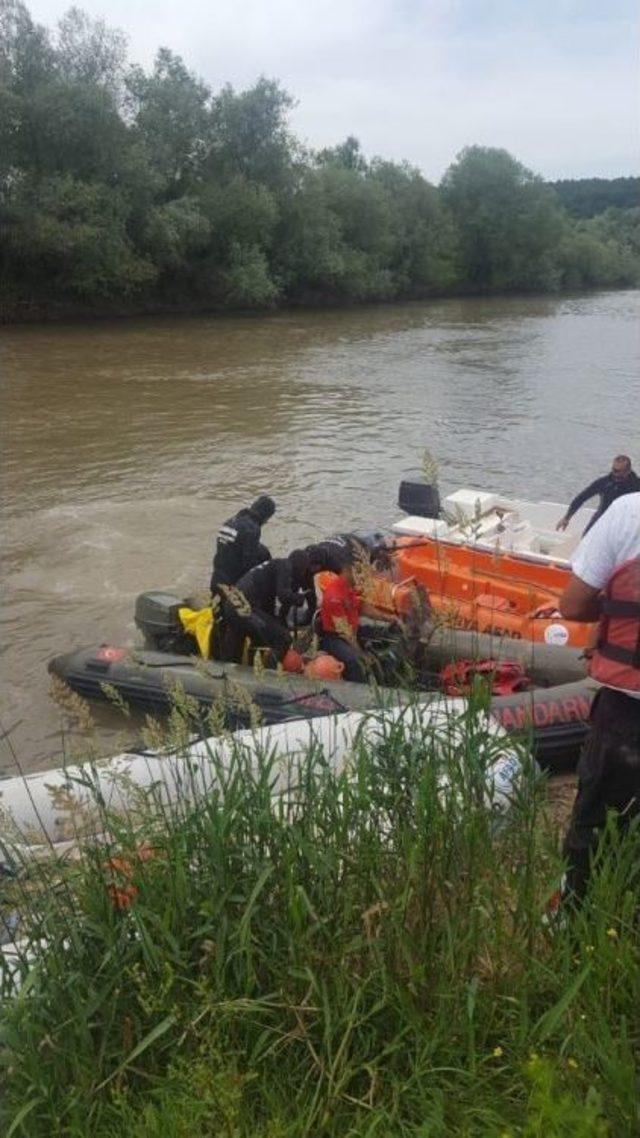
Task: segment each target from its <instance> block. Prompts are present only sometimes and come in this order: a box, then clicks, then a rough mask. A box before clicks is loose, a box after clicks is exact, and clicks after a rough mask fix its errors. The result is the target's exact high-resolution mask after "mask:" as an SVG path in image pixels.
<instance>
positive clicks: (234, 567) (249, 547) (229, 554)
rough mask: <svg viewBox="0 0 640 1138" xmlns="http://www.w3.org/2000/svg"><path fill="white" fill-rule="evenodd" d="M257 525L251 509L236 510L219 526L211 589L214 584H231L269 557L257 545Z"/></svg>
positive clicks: (259, 532)
mask: <svg viewBox="0 0 640 1138" xmlns="http://www.w3.org/2000/svg"><path fill="white" fill-rule="evenodd" d="M261 530H262V527H261V524H260V522H259V521H258V520H257V518H256V517H255V516H254V514H253V513H252V512H251V510H248V509H245V510H239V511H238V513H237V514H234V515H233V517H232V518H229V519H228V521H226V522H225V523H224V525H223V526H221V527H220V531H219V533H218V536H217V539H216V552H215V556H214V558H213V573H212V575H211V592H214V591H215V589H216V587H217V586H218V585H235V584H236V582H237V581H238V580H239V579H240V577H242V576H243V574H244V573H247V572H248V570H249V569H252V568H253V566H254V565H259V564H260V563H261V562H262V561H266V560H267V559H268V557H269V556H270V554H269V550H268V549H267V548H266V547H265V546H264V545H261V544H260V536H261Z"/></svg>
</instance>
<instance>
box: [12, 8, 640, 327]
mask: <svg viewBox="0 0 640 1138" xmlns="http://www.w3.org/2000/svg"><path fill="white" fill-rule="evenodd" d="M291 107H292V100H291V98H290V96H289V95H288V94H287V93H286V92H285V91H284V90H283V89H282V88H281V87H280V85H279V84H278V83H277V82H275V81H274V80H272V79H266V78H260V79H258V80H257V82H256V83H255V84H254V85H253V86H252V87H250V88H249V89H248V90H244V91H235V90H234V89H233V88H232V87H230V86H228V85H227V86H224V87H222V88H221V90H219V91H218V92H213V91H211V90H210V88H209V87H208V86H207V85H206V84H205V83H203V82H202V81H201V80H200V79H199V78H198V77H197V76H195V75H193V74H192V73H191V72H190V71H189V69H188V68H187V67H186V66H185V64H184V62H183V61H182V59H180V58H179V57H178V56H176V55H175V54H174V53H173V52H171V51H170V50H169V49H167V48H161V49H160V50H159V51H158V53H157V56H156V59H155V61H154V64H153V66H152V67H151V69H150V70H144V69H143V68H141V67H138V66H131V65H129V64H128V62H127V55H126V42H125V38H124V36H123V35H122V34H121V33H120V32H118V31H113V30H112V29H109V28H108V27H106V26H105V24H104V23H103V22H102V21H100V20H93V19H91V18H90V17H89V16H87V15H86V14H85V13H83V12H82V11H80V10H79V9H77V8H71V9H70V10H69V11H68V12H67V14H66V15H65V16H64V17H63V18H62V20H61V21H60V23H59V24H58V27H57V29H56V30H55V31H54V32H50V31H48V30H47V29H45V28H43V27H41V26H39V25H38V24H36V23H34V21H33V20H32V18H31V16H30V14H29V12H28V10H27V8H26V7H25V6H24V4H23V3H22V2H21V0H0V272H1V273H2V276H3V281H4V284H5V290H4V291H5V297H6V298H8V300H9V302H10V303H11V302H18V303H19V302H23V301H30V302H35V303H36V304H38V305H40V306H42V307H43V308H44V309H45V310H46V309H47V307H51V306H55V305H57V304H62V305H63V306H64V305H67V306H70V307H71V308H78V310H81V309H82V308H83V307H84V308H92V307H93V308H95V307H98V308H100V307H101V306H102V307H104V308H105V309H106V310H110V309H112V308H113V307H114V306H116V305H117V306H119V307H120V308H122V307H124V308H131V309H132V308H134V307H135V306H136V305H142V306H144V307H145V308H153V306H154V305H161V306H164V305H167V304H170V305H174V306H176V307H180V306H187V307H190V306H197V307H203V308H206V307H212V308H219V307H237V308H264V307H270V306H273V305H275V304H278V303H288V304H293V303H349V302H357V301H366V300H392V299H395V298H402V297H424V296H431V295H442V294H445V293H451V292H464V291H475V292H492V291H501V292H504V291H511V290H543V291H549V290H556V289H561V288H583V287H596V286H603V285H604V286H609V285H623V284H633V283H636V282H637V281H638V280H639V279H640V270H639V265H640V239H639V237H638V220H639V216H640V210H639V209H638V208H635V209H632V208H627V207H628V206H629V203H630V197H629V195H630V192H631V190H632V188H633V187H635V189H636V190H637V185H636V183H637V180H634V179H617V180H616V181H615V182H612V183H606V182H602V181H601V180H599V179H591V180H589V181H588V182H586V183H559V184H557V185H556V187H555V189H554V187H552V186H550V185H546V184H545V183H543V182H542V180H541V179H540V178H538V177H537V176H536V175H535V174H533V173H532V172H531V171H529V170H527V169H526V168H525V167H524V166H523V165H522V164H521V163H519V162H518V161H517V160H516V159H515V158H513V157H512V156H511V155H509V154H507V153H506V151H503V150H494V149H489V148H486V147H477V146H476V147H470V148H468V149H466V150H464V151H463V152H462V153H461V154H460V155H459V156H458V158H457V159H456V160H455V162H454V163H453V165H452V166H451V167H450V169H449V170H448V171H447V173H446V175H445V177H444V178H443V181H442V183H441V185H440V187H435V186H433V185H430V184H429V183H428V182H427V181H426V180H425V178H424V177H423V176H422V174H421V173H420V172H419V171H418V170H416V169H414V168H413V167H411V166H409V165H407V164H406V163H395V162H389V161H385V160H384V159H382V158H375V159H373V160H372V161H368V160H367V158H366V156H365V155H364V154H363V152H362V150H361V148H360V144H359V142H358V140H357V139H356V138H354V137H352V136H349V137H348V138H346V139H345V140H344V141H343V142H342V143H339V144H338V145H336V146H333V147H330V148H326V149H324V150H322V151H320V152H318V153H316V154H314V153H309V152H305V151H304V150H303V149H302V147H301V146H300V144H299V143H298V142H297V141H296V139H295V138H294V137H293V136H292V134H291V131H290V129H289V123H288V115H289V112H290V110H291ZM631 183H633V187H632V186H631ZM607 187H608V189H607ZM578 191H579V192H578ZM585 193H586V197H585ZM589 193H590V194H591V198H589ZM576 195H577V196H576ZM581 195H582V196H581ZM607 195H608V196H607ZM603 202H605V203H606V204H607V205H608V206H609V208H604V207H603V206H602V203H603ZM594 203H600V204H598V205H597V206H596V205H594ZM565 207H566V208H565ZM572 214H576V217H573V216H571V215H572ZM592 215H594V216H592ZM595 215H597V216H595Z"/></svg>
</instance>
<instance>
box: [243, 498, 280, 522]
mask: <svg viewBox="0 0 640 1138" xmlns="http://www.w3.org/2000/svg"><path fill="white" fill-rule="evenodd" d="M249 509H250V511H251V513H252V514H254V515H255V517H256V518H257V519H258V521H259V522H266V521H268V519H269V518H270V517H272V516H273V514H275V512H276V504H275V502H274V500H273V498H270V497H269V495H268V494H261V495H260V497H259V498H256V500H255V502H254V503H253V505H251V506H249Z"/></svg>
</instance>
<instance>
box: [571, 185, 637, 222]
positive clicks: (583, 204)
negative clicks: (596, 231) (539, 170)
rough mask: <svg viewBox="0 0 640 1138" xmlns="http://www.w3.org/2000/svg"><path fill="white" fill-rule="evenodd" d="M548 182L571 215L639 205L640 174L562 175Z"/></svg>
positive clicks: (591, 213)
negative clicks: (571, 176)
mask: <svg viewBox="0 0 640 1138" xmlns="http://www.w3.org/2000/svg"><path fill="white" fill-rule="evenodd" d="M551 185H552V186H553V188H554V190H555V191H556V194H557V196H558V200H559V201H560V204H561V205H562V206H563V207H564V208H565V209H566V211H567V213H569V214H572V215H573V216H574V217H583V218H587V217H595V216H596V214H599V213H604V212H605V210H607V209H634V208H637V207H638V206H640V178H611V179H608V178H577V179H570V178H566V179H563V180H561V181H559V182H552V183H551Z"/></svg>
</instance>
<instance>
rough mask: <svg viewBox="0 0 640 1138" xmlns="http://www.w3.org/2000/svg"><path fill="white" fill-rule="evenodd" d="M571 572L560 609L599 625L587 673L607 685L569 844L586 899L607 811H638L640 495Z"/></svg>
mask: <svg viewBox="0 0 640 1138" xmlns="http://www.w3.org/2000/svg"><path fill="white" fill-rule="evenodd" d="M571 568H572V574H571V578H570V580H569V584H568V585H567V587H566V589H565V591H564V593H563V595H562V597H561V598H560V611H561V612H562V615H563V616H564V617H566V618H567V620H583V621H595V620H598V621H599V623H598V638H597V644H596V647H595V649H594V651H593V653H592V655H591V659H590V661H589V674H590V675H591V676H592V677H593V678H594V679H596V680H598V681H599V682H600V683H601V684H602V687H601V688H600V689H599V690H598V692H597V693H596V696H595V699H594V701H593V704H592V708H591V725H590V729H589V734H588V736H587V739H586V742H585V745H584V750H583V752H582V755H581V758H580V762H579V764H578V780H579V781H578V793H577V796H576V800H575V803H574V807H573V814H572V816H571V822H570V825H569V829H568V831H567V835H566V838H565V846H564V852H565V857H566V858H567V863H568V870H567V888H568V892H569V895H573V896H574V897H577V898H581V897H582V896H583V895H584V893H585V890H586V886H587V881H588V877H589V870H590V859H591V855H592V852H593V848H594V844H595V842H596V839H597V838H598V836H599V835H600V834H601V832H602V829H603V827H604V825H605V822H606V816H607V812H608V811H614V813H615V814H616V816H617V819H618V823H619V825H620V826H622V827H626V826H628V825H629V822H630V821H631V819H632V818H633V817H635V816H636V815H638V814H639V813H640V493H636V494H630V495H628V496H626V497H624V498H620V499H619V500H618V501H617V502H614V503H613V505H612V506H610V507H609V509H608V510H607V512H606V514H605V515H604V517H601V518H600V520H599V521H598V522H597V524H596V525H594V526H593V528H592V529H591V530H590V532H589V533H588V535H587V536H586V537H585V538H584V539H583V540H582V542H581V543H580V545H579V546H578V549H577V550H576V554H575V557H574V559H573V562H572V566H571Z"/></svg>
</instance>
